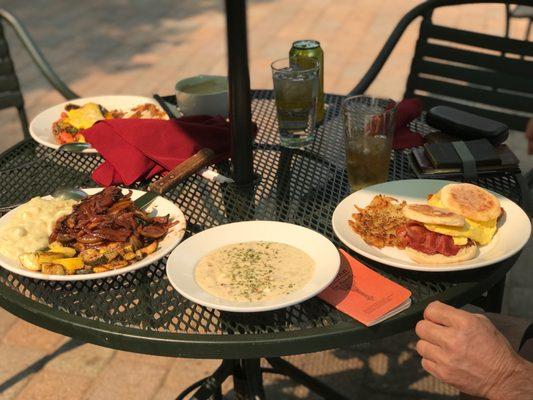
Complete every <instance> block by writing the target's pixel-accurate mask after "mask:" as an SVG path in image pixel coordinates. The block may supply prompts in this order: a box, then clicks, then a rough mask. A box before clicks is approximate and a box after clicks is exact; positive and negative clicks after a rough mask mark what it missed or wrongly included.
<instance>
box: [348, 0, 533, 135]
mask: <svg viewBox="0 0 533 400" xmlns="http://www.w3.org/2000/svg"><path fill="white" fill-rule="evenodd" d="M474 3H479V4H486V3H500V4H507V3H509V2H506V1H498V0H493V1H490V0H489V1H487V0H485V1H476V0H473V1H472V0H470V1H469V0H429V1H426V2H424V3H422V4H420V5H419V6H417V7H415V8H414V9H412V10H411V11H410V12H409V13H407V14H406V15H405V16H404V17H403V18H402V20H401V21H400V22H399V23H398V25H397V26H396V28H395V29H394V31H393V32H392V34H391V35H390V37H389V38H388V40H387V42H386V43H385V45H384V46H383V48H382V50H381V51H380V53H379V55H378V56H377V58H376V60H375V61H374V63H373V64H372V65H371V67H370V69H369V70H368V72H367V73H366V74H365V75H364V77H363V78H362V79H361V81H360V82H359V83H358V84H357V86H355V87H354V88H353V90H352V91H351V92H350V94H351V95H354V94H361V93H364V92H365V91H366V90H367V89H368V87H369V86H370V84H371V83H372V82H373V80H374V79H375V78H376V76H377V75H378V73H379V72H380V70H381V68H382V67H383V65H384V64H385V62H386V61H387V59H388V57H389V56H390V54H391V52H392V50H393V49H394V46H395V45H396V43H398V40H399V39H400V37H401V35H402V34H403V32H404V31H405V29H406V28H407V27H408V26H409V24H410V23H411V22H412V21H413V20H414V19H415V18H417V17H422V24H421V26H420V33H419V37H418V41H417V44H416V49H415V53H414V56H413V61H412V63H411V71H410V73H409V77H408V79H407V84H406V88H405V97H413V96H416V97H418V98H420V99H421V100H422V102H423V105H424V108H425V109H428V108H431V107H433V106H434V105H449V106H452V107H456V108H459V109H462V110H464V111H469V112H472V113H475V114H478V115H482V116H485V117H487V118H491V119H495V120H498V121H501V122H503V123H505V124H507V125H508V126H509V127H510V128H511V129H514V130H518V131H524V129H525V127H526V123H527V121H528V119H529V118H533V79H532V78H533V45H532V43H531V42H529V41H527V40H517V39H510V38H506V37H500V36H495V35H488V34H484V33H478V32H472V31H467V30H463V29H456V28H450V27H447V26H442V25H438V24H436V23H434V22H433V20H432V14H433V11H434V10H435V9H436V8H439V7H443V6H452V5H461V4H474ZM513 3H516V4H521V5H533V0H518V1H513Z"/></svg>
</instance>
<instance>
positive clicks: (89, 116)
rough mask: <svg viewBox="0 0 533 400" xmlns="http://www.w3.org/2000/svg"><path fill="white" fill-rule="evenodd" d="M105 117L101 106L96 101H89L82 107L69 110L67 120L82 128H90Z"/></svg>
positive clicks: (77, 127) (75, 126)
mask: <svg viewBox="0 0 533 400" xmlns="http://www.w3.org/2000/svg"><path fill="white" fill-rule="evenodd" d="M103 119H105V118H104V115H103V114H102V111H101V110H100V106H99V105H98V104H95V103H87V104H85V105H84V106H82V107H80V108H75V109H72V110H69V111H67V117H66V122H68V123H69V124H70V125H72V126H73V127H74V128H76V129H78V130H80V129H88V128H90V127H91V126H93V125H94V124H96V123H97V122H98V121H101V120H103Z"/></svg>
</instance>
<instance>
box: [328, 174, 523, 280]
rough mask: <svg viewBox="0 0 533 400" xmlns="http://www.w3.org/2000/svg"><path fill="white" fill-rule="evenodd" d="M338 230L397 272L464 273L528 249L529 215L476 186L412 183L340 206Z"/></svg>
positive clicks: (381, 188) (381, 187)
mask: <svg viewBox="0 0 533 400" xmlns="http://www.w3.org/2000/svg"><path fill="white" fill-rule="evenodd" d="M332 224H333V230H334V231H335V234H336V235H337V236H338V237H339V239H340V240H341V241H342V242H343V243H344V244H345V245H346V246H348V247H349V248H350V249H352V250H354V251H355V252H357V253H359V254H361V255H363V256H365V257H367V258H370V259H372V260H375V261H378V262H381V263H383V264H386V265H390V266H393V267H398V268H403V269H410V270H416V271H429V272H443V271H461V270H467V269H474V268H480V267H485V266H490V265H493V264H495V263H497V262H499V261H502V260H504V259H506V258H508V257H510V256H512V255H514V254H516V253H517V252H518V251H520V250H521V249H522V247H524V245H525V244H526V243H527V241H528V240H529V237H530V235H531V222H530V220H529V217H528V216H527V214H526V213H525V212H524V211H523V210H522V209H521V208H520V207H519V206H518V205H517V204H516V203H514V202H513V201H511V200H509V199H507V198H506V197H503V196H501V195H499V194H497V193H494V192H491V191H489V190H486V189H483V188H481V187H479V186H476V185H473V184H470V183H457V182H452V181H445V180H433V179H412V180H401V181H393V182H386V183H382V184H378V185H374V186H369V187H367V188H365V189H362V190H359V191H357V192H355V193H352V194H351V195H350V196H348V197H346V198H345V199H344V200H343V201H342V202H341V203H339V205H338V206H337V208H336V209H335V211H334V213H333V218H332Z"/></svg>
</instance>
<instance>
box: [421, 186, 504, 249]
mask: <svg viewBox="0 0 533 400" xmlns="http://www.w3.org/2000/svg"><path fill="white" fill-rule="evenodd" d="M428 203H429V204H431V205H432V206H436V207H441V208H446V207H444V206H443V205H442V203H441V201H440V196H439V194H438V193H437V194H435V195H433V196H432V197H431V199H429V200H428ZM465 221H466V222H465V224H464V226H461V227H457V226H445V225H436V224H424V226H425V227H426V228H427V229H429V230H430V231H433V232H437V233H442V234H443V235H449V236H453V237H454V244H458V245H459V244H466V241H467V239H472V240H473V241H474V242H477V243H479V244H480V245H485V244H488V243H489V242H490V241H491V240H492V237H493V236H494V234H495V233H496V223H497V220H495V219H493V220H490V221H474V220H471V219H469V218H465ZM456 238H457V242H456Z"/></svg>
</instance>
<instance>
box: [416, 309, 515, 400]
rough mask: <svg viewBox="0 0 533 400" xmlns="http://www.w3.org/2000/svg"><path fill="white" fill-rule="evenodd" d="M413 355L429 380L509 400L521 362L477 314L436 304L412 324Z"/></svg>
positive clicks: (491, 325)
mask: <svg viewBox="0 0 533 400" xmlns="http://www.w3.org/2000/svg"><path fill="white" fill-rule="evenodd" d="M416 334H417V335H418V336H419V338H420V340H419V341H418V343H417V345H416V351H417V352H418V353H419V354H420V355H421V356H422V367H423V368H424V369H425V370H426V371H427V372H429V373H430V374H431V375H433V376H435V377H436V378H438V379H440V380H441V381H443V382H446V383H448V384H450V385H452V386H454V387H455V388H457V389H459V390H460V391H462V392H464V393H467V394H470V395H472V396H479V397H486V398H489V399H507V398H510V397H508V394H509V393H510V392H512V391H513V390H511V388H510V386H512V385H513V383H512V382H511V381H512V380H513V379H512V378H513V373H515V372H516V371H518V370H519V369H520V368H521V367H522V360H521V359H520V357H519V356H518V355H517V354H516V353H515V352H514V351H513V349H512V348H511V345H510V344H509V342H508V341H507V339H505V337H504V336H503V335H502V334H501V333H500V332H498V330H497V329H496V328H495V327H494V325H493V324H492V323H491V322H490V321H489V320H488V319H487V318H486V317H485V316H484V315H480V314H471V313H468V312H466V311H463V310H459V309H456V308H453V307H451V306H448V305H446V304H443V303H441V302H438V301H435V302H433V303H431V304H430V305H428V306H427V308H426V310H425V311H424V319H423V320H421V321H419V322H418V324H417V325H416Z"/></svg>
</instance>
